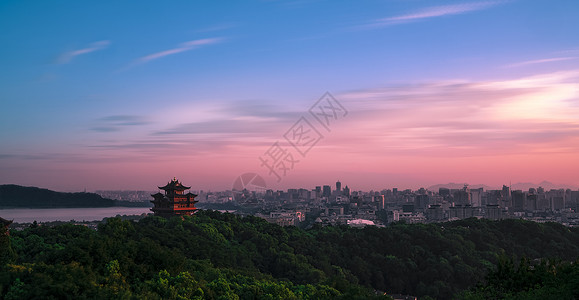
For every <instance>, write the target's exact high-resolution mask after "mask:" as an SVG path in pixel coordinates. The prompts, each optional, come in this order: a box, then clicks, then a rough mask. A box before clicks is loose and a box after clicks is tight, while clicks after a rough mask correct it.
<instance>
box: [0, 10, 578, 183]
mask: <svg viewBox="0 0 579 300" xmlns="http://www.w3.org/2000/svg"><path fill="white" fill-rule="evenodd" d="M0 45H2V47H0V141H1V142H0V184H20V185H26V186H39V187H44V188H49V189H54V190H59V191H81V190H85V189H86V190H88V191H94V190H99V189H104V190H116V189H127V190H129V189H140V190H154V189H156V186H162V185H164V184H165V183H166V182H167V181H169V180H170V179H171V178H173V177H177V178H178V179H180V180H181V181H182V182H183V183H184V184H186V185H190V186H192V187H193V188H194V189H195V190H225V189H231V188H232V185H233V183H234V182H235V180H236V178H238V177H239V176H241V175H242V174H246V173H254V174H257V175H259V176H261V177H262V178H263V179H264V180H265V184H266V186H267V188H272V189H274V190H275V189H286V188H296V187H305V188H313V187H315V186H317V185H324V184H328V185H332V184H333V183H334V182H335V181H337V180H340V181H341V182H342V185H343V186H345V185H348V186H349V187H350V188H352V189H355V190H370V189H374V190H380V189H383V188H393V187H398V188H413V189H415V188H419V187H422V186H424V187H427V186H430V185H433V184H439V183H448V182H467V183H470V184H486V185H489V186H501V185H502V184H508V183H510V182H512V183H515V182H534V183H539V182H541V181H543V180H547V181H550V182H555V183H559V184H569V185H572V186H579V155H577V153H579V2H577V1H575V0H560V1H556V2H554V1H546V0H512V1H500V0H497V1H479V0H471V1H427V0H380V1H378V0H368V1H329V0H328V1H322V0H312V1H300V0H295V1H291V0H288V1H283V0H279V1H219V2H218V1H170V2H167V3H163V2H160V1H148V0H145V1H107V0H103V1H70V0H65V1H58V0H55V1H13V0H6V1H2V2H0ZM243 178H248V177H247V176H246V177H243Z"/></svg>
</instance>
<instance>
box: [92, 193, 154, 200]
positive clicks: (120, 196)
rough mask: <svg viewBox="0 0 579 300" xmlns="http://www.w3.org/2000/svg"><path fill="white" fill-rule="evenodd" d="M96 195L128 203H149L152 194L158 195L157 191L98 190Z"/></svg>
mask: <svg viewBox="0 0 579 300" xmlns="http://www.w3.org/2000/svg"><path fill="white" fill-rule="evenodd" d="M95 193H96V194H98V195H100V196H101V197H103V198H106V199H112V200H120V201H128V202H148V201H149V200H151V194H154V193H156V191H124V190H116V191H105V190H98V191H96V192H95Z"/></svg>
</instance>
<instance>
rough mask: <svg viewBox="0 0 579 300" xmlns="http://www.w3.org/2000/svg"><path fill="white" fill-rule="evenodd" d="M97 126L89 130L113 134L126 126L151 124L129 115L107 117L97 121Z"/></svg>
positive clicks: (140, 117)
mask: <svg viewBox="0 0 579 300" xmlns="http://www.w3.org/2000/svg"><path fill="white" fill-rule="evenodd" d="M97 122H98V125H97V126H94V127H92V128H91V130H92V131H97V132H115V131H120V130H121V129H122V128H124V127H127V126H140V125H147V124H150V123H151V122H150V121H149V120H147V119H146V118H145V117H142V116H131V115H114V116H107V117H103V118H100V119H98V120H97Z"/></svg>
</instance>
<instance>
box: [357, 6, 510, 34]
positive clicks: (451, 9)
mask: <svg viewBox="0 0 579 300" xmlns="http://www.w3.org/2000/svg"><path fill="white" fill-rule="evenodd" d="M499 4H501V2H498V1H480V2H471V3H462V4H452V5H441V6H433V7H428V8H425V9H421V10H417V11H414V12H411V13H408V14H403V15H398V16H392V17H388V18H382V19H378V20H374V21H372V22H370V23H369V24H366V25H363V26H360V27H358V28H359V29H374V28H379V27H385V26H390V25H396V24H401V23H408V22H415V21H421V20H425V19H430V18H437V17H444V16H450V15H459V14H464V13H468V12H473V11H478V10H483V9H487V8H491V7H493V6H497V5H499Z"/></svg>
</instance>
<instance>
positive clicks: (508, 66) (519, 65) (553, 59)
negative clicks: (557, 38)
mask: <svg viewBox="0 0 579 300" xmlns="http://www.w3.org/2000/svg"><path fill="white" fill-rule="evenodd" d="M577 58H578V57H575V56H572V57H553V58H545V59H536V60H528V61H523V62H519V63H514V64H510V65H506V66H505V67H506V68H514V67H523V66H528V65H536V64H544V63H550V62H557V61H565V60H574V59H577Z"/></svg>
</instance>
